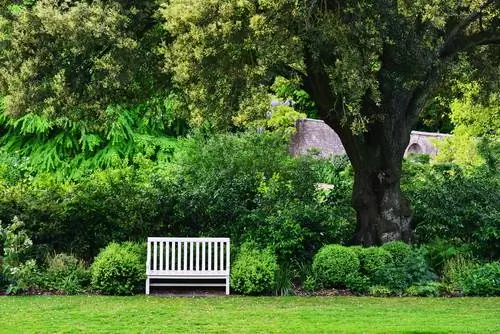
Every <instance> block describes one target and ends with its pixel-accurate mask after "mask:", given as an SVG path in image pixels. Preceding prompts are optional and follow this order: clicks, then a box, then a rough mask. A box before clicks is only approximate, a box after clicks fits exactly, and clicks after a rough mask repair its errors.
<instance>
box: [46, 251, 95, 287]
mask: <svg viewBox="0 0 500 334" xmlns="http://www.w3.org/2000/svg"><path fill="white" fill-rule="evenodd" d="M89 283H90V272H89V270H88V269H87V268H86V266H85V263H84V262H83V261H81V260H78V259H77V258H75V257H74V256H72V255H67V254H64V253H59V254H54V255H53V256H49V257H48V258H47V268H46V269H45V270H44V271H43V272H42V273H41V274H40V283H39V284H40V287H41V288H44V289H47V290H49V291H53V292H56V293H64V294H68V295H74V294H79V293H82V292H84V291H85V290H86V289H87V287H88V286H89Z"/></svg>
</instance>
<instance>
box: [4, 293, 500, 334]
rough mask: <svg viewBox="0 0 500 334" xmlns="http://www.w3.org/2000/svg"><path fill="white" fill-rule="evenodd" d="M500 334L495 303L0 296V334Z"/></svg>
mask: <svg viewBox="0 0 500 334" xmlns="http://www.w3.org/2000/svg"><path fill="white" fill-rule="evenodd" d="M78 332H84V333H207V332H208V333H500V298H369V297H366V298H365V297H255V298H252V297H233V296H232V297H197V298H189V297H161V296H134V297H105V296H71V297H70V296H29V297H0V333H78Z"/></svg>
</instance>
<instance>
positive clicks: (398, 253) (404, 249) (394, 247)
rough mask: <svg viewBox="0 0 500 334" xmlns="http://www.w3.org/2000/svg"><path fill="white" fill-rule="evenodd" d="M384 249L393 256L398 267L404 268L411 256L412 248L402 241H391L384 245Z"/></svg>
mask: <svg viewBox="0 0 500 334" xmlns="http://www.w3.org/2000/svg"><path fill="white" fill-rule="evenodd" d="M382 249H384V250H386V251H388V252H389V253H390V254H391V257H392V262H393V263H394V265H395V266H396V267H404V266H405V265H406V263H407V262H408V259H409V257H410V255H411V247H410V246H409V245H407V244H405V243H404V242H402V241H391V242H388V243H386V244H383V245H382Z"/></svg>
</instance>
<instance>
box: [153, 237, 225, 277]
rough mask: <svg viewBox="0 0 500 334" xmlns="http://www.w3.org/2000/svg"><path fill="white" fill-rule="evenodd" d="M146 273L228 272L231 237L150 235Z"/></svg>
mask: <svg viewBox="0 0 500 334" xmlns="http://www.w3.org/2000/svg"><path fill="white" fill-rule="evenodd" d="M147 252H148V256H147V261H146V270H147V274H148V275H149V274H155V273H156V274H166V275H168V273H169V272H175V273H180V272H182V273H190V274H193V273H200V274H203V273H205V272H206V273H217V274H224V273H229V265H230V241H229V238H159V237H150V238H148V250H147Z"/></svg>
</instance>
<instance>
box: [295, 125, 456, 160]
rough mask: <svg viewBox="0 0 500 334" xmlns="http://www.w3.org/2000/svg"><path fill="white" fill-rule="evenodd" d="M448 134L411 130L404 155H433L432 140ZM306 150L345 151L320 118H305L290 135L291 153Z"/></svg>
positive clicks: (334, 152) (297, 153)
mask: <svg viewBox="0 0 500 334" xmlns="http://www.w3.org/2000/svg"><path fill="white" fill-rule="evenodd" d="M448 136H450V135H447V134H442V133H433V132H421V131H412V132H411V136H410V143H409V145H408V147H407V148H406V152H405V155H408V154H411V153H424V154H429V155H433V156H434V155H436V154H437V148H436V147H435V146H434V145H433V144H432V140H433V139H438V140H440V139H442V138H445V137H448ZM308 151H314V152H317V153H318V154H319V155H320V156H321V157H328V156H330V155H337V154H344V153H345V150H344V146H342V142H341V141H340V138H339V136H338V135H337V134H336V133H335V131H333V129H332V128H330V127H329V126H328V125H326V124H325V122H323V121H321V120H316V119H310V118H306V119H304V120H302V121H300V122H299V123H298V124H297V132H296V133H295V135H294V136H293V137H292V142H291V144H290V152H291V153H292V154H293V155H303V154H306V153H307V152H308Z"/></svg>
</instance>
